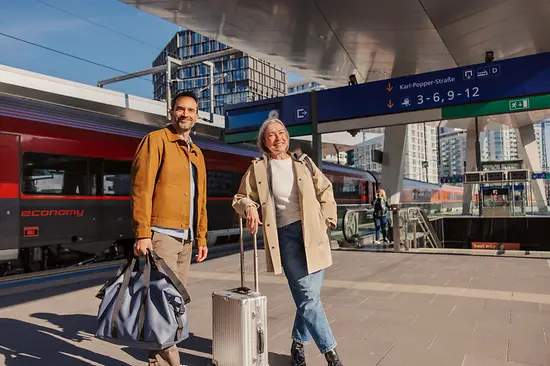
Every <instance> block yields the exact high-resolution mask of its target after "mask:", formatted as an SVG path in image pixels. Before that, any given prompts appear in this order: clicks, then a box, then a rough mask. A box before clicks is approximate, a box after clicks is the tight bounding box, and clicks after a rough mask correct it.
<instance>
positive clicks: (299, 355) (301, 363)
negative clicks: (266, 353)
mask: <svg viewBox="0 0 550 366" xmlns="http://www.w3.org/2000/svg"><path fill="white" fill-rule="evenodd" d="M290 357H291V358H292V366H306V355H305V354H304V345H303V344H301V343H298V342H296V341H293V342H292V346H291V347H290Z"/></svg>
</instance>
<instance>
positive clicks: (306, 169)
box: [233, 118, 343, 366]
mask: <svg viewBox="0 0 550 366" xmlns="http://www.w3.org/2000/svg"><path fill="white" fill-rule="evenodd" d="M258 148H259V150H260V152H261V153H262V155H263V157H262V158H257V159H254V160H253V161H252V164H251V165H250V167H249V168H248V170H247V171H246V173H245V174H244V176H243V177H242V180H241V184H240V187H239V191H238V193H237V194H236V195H235V196H234V198H233V208H234V209H235V211H236V212H237V213H238V214H239V215H240V216H241V217H246V226H247V228H248V230H249V231H250V232H251V233H253V234H255V233H256V232H257V230H258V225H263V235H264V245H265V248H266V250H265V253H266V264H267V270H268V272H274V273H275V274H280V273H282V271H283V270H284V273H285V276H286V278H287V281H288V285H289V287H290V292H291V294H292V297H293V299H294V303H295V305H296V317H295V320H294V327H293V329H292V345H291V350H290V352H291V357H292V365H294V366H305V365H306V360H305V354H304V344H307V343H309V342H311V340H312V339H313V340H314V341H315V343H316V345H317V347H318V348H319V350H320V351H321V353H323V354H324V356H325V359H326V360H327V362H328V365H329V366H342V365H343V364H342V361H341V360H340V358H339V356H338V354H337V352H336V341H335V339H334V336H333V334H332V332H331V330H330V326H329V324H328V321H327V318H326V315H325V312H324V309H323V305H322V304H321V287H322V284H323V278H324V269H325V268H327V267H329V266H330V265H331V264H332V256H331V248H330V236H329V233H328V228H329V227H331V228H336V219H337V213H336V201H335V200H334V193H333V190H332V184H331V183H330V181H329V180H328V179H327V178H326V177H325V175H324V174H323V173H322V172H321V170H319V169H318V168H317V166H315V164H314V163H313V162H312V161H311V159H309V157H307V156H306V155H305V154H302V155H300V156H298V155H296V154H290V153H289V152H288V150H289V134H288V131H287V129H286V127H285V126H284V124H283V122H282V121H280V120H279V119H276V118H271V119H268V120H267V121H265V122H264V123H263V125H262V126H261V128H260V131H259V135H258ZM257 202H260V204H258V203H257ZM260 207H261V210H262V219H263V222H264V223H263V224H262V222H261V221H260V216H259V213H258V209H259V208H260Z"/></svg>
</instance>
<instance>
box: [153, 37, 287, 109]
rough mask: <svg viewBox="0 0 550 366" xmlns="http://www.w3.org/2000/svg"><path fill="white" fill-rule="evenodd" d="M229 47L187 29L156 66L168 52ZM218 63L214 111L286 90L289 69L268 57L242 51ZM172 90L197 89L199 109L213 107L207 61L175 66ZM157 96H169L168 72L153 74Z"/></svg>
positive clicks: (184, 54) (189, 54)
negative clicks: (266, 59)
mask: <svg viewBox="0 0 550 366" xmlns="http://www.w3.org/2000/svg"><path fill="white" fill-rule="evenodd" d="M227 48H229V47H228V46H227V45H225V44H223V43H220V42H218V41H215V40H211V39H209V38H208V37H205V36H203V35H201V34H199V33H196V32H193V31H190V30H183V31H181V32H178V33H176V35H175V36H174V38H172V40H171V41H170V42H169V43H168V44H167V45H166V47H164V49H163V51H162V52H161V53H160V54H159V55H158V57H157V58H156V59H155V61H153V67H155V66H160V65H164V64H165V63H166V56H167V55H169V56H171V57H174V58H178V59H182V60H185V59H192V58H193V57H197V56H202V55H205V54H210V53H214V52H218V51H221V50H224V49H227ZM209 61H210V62H213V63H214V69H215V71H214V113H216V114H223V112H224V105H225V104H235V103H242V102H249V101H254V100H260V99H267V98H274V97H278V96H283V95H285V94H286V73H285V72H284V71H283V69H281V68H279V67H275V66H274V65H272V64H270V63H269V62H267V61H263V60H261V59H259V58H257V57H253V56H250V55H248V54H246V53H244V52H238V53H235V54H232V55H229V56H224V57H218V58H215V59H212V60H209ZM172 79H173V80H175V82H173V83H172V84H171V87H172V88H171V91H172V92H175V91H177V90H180V89H187V90H193V91H194V92H195V93H196V94H197V96H198V97H199V109H201V110H206V111H209V110H210V88H209V83H210V70H209V67H208V66H207V65H205V64H194V65H190V66H185V67H181V68H178V69H175V70H174V72H173V75H172ZM153 85H154V98H155V99H157V100H163V99H166V73H159V74H154V75H153Z"/></svg>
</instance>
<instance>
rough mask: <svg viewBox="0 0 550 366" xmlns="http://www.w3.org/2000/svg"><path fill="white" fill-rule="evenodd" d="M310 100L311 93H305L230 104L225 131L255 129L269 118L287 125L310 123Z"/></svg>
mask: <svg viewBox="0 0 550 366" xmlns="http://www.w3.org/2000/svg"><path fill="white" fill-rule="evenodd" d="M309 101H310V96H309V94H308V93H304V94H296V95H292V96H288V97H285V98H282V97H279V98H274V99H266V100H260V101H255V102H250V103H241V104H234V105H228V106H226V108H225V131H226V133H238V132H247V131H255V130H258V129H259V127H260V126H261V124H262V123H263V122H264V121H265V120H266V119H268V118H279V119H280V120H282V121H283V122H284V123H285V125H287V126H291V125H300V124H307V123H310V122H311V116H310V114H311V113H310V102H309Z"/></svg>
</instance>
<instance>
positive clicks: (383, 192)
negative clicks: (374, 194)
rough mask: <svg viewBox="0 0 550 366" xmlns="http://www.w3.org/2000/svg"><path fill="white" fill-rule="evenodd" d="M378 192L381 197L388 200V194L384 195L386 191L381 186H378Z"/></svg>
mask: <svg viewBox="0 0 550 366" xmlns="http://www.w3.org/2000/svg"><path fill="white" fill-rule="evenodd" d="M378 194H379V195H380V196H381V197H382V198H383V199H385V200H386V201H387V200H388V196H386V191H385V190H383V189H382V188H379V189H378Z"/></svg>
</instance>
